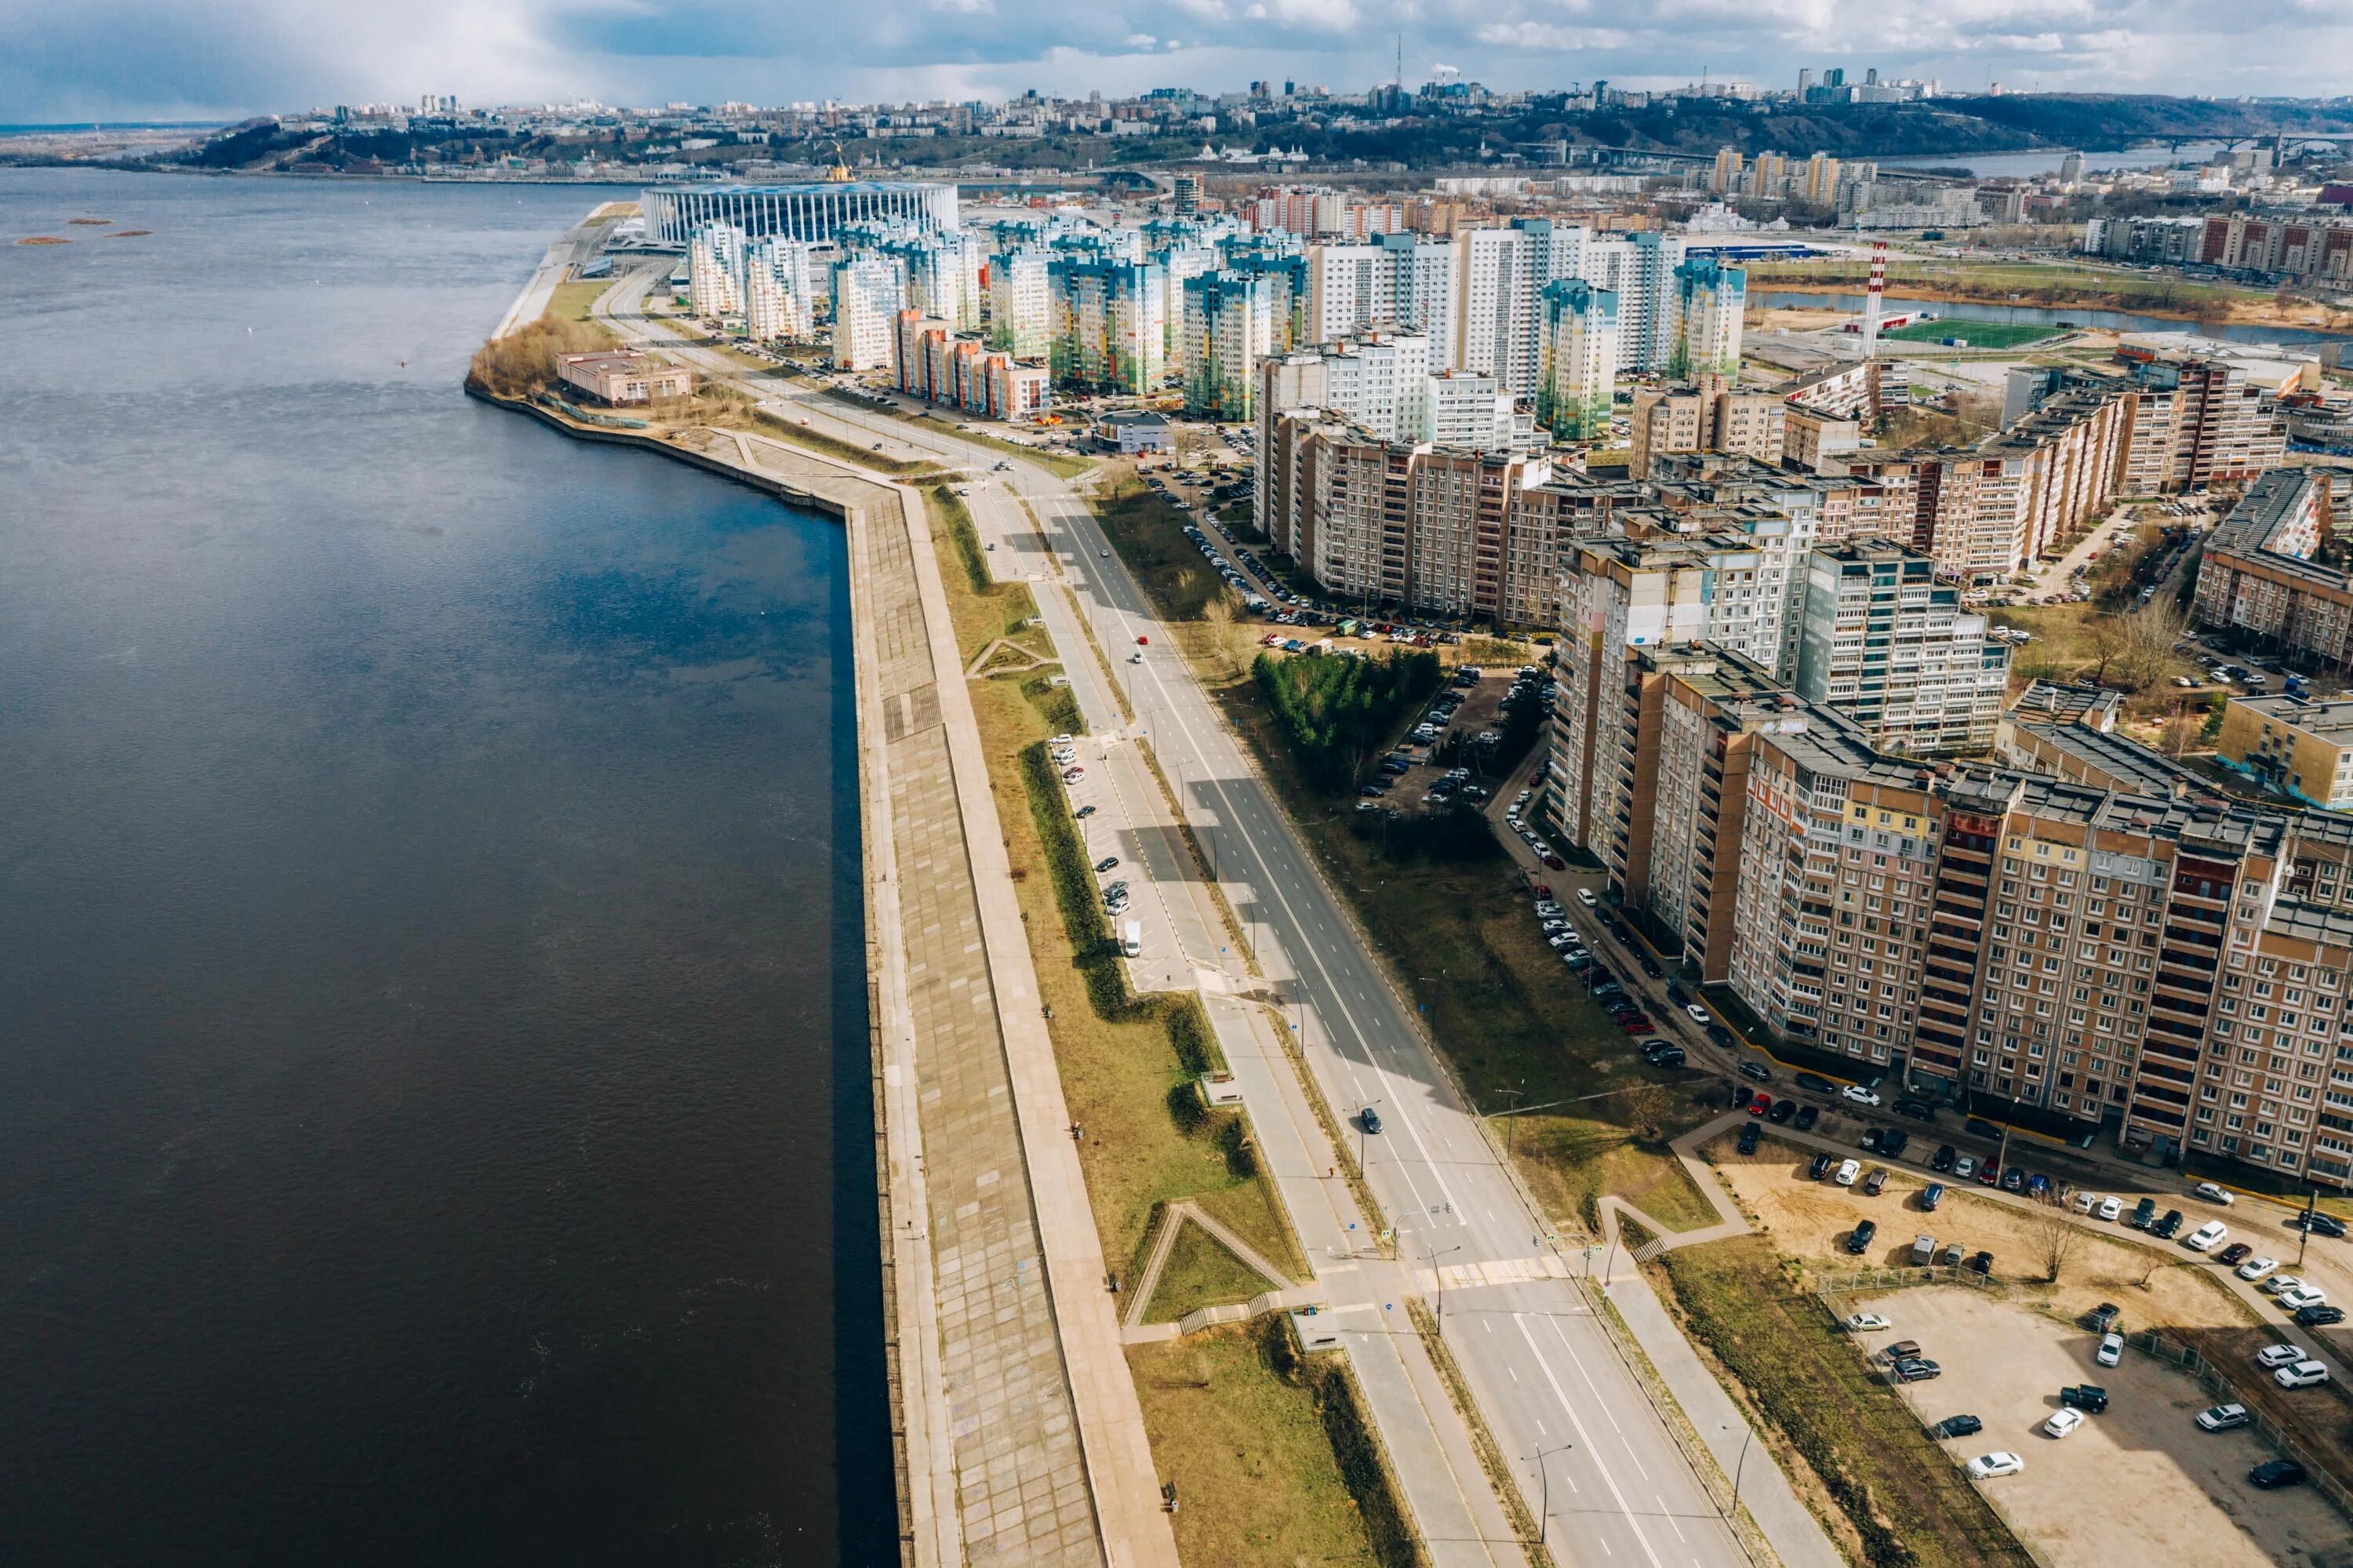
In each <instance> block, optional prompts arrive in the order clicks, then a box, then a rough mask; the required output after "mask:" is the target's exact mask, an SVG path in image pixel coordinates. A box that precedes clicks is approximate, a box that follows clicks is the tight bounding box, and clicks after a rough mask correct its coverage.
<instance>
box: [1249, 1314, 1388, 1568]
mask: <svg viewBox="0 0 2353 1568" xmlns="http://www.w3.org/2000/svg"><path fill="white" fill-rule="evenodd" d="M1251 1327H1252V1328H1253V1329H1254V1330H1255V1331H1256V1335H1257V1339H1258V1341H1259V1344H1260V1346H1261V1354H1262V1355H1263V1356H1264V1357H1265V1358H1266V1361H1267V1365H1268V1366H1269V1367H1270V1368H1271V1370H1272V1371H1273V1372H1274V1374H1275V1375H1276V1376H1277V1377H1280V1378H1282V1379H1284V1380H1285V1381H1293V1380H1298V1381H1303V1382H1304V1383H1306V1385H1307V1386H1308V1387H1309V1388H1310V1389H1312V1390H1314V1394H1315V1410H1316V1414H1318V1415H1320V1416H1322V1417H1323V1420H1324V1436H1327V1437H1329V1438H1330V1439H1331V1442H1332V1453H1333V1457H1335V1458H1336V1459H1337V1460H1338V1461H1339V1464H1340V1475H1341V1478H1342V1479H1344V1480H1345V1482H1346V1483H1347V1487H1348V1495H1349V1496H1350V1497H1351V1498H1353V1499H1356V1515H1357V1517H1358V1518H1359V1519H1361V1520H1363V1521H1364V1525H1365V1533H1366V1535H1367V1536H1369V1537H1370V1538H1371V1540H1372V1546H1373V1554H1374V1556H1375V1558H1376V1559H1377V1560H1378V1561H1379V1562H1380V1563H1381V1564H1382V1565H1383V1568H1426V1564H1427V1563H1429V1561H1430V1559H1429V1557H1428V1556H1427V1555H1426V1554H1425V1553H1424V1552H1423V1551H1422V1545H1421V1540H1420V1534H1419V1531H1416V1530H1415V1528H1414V1524H1413V1517H1412V1514H1411V1513H1410V1512H1409V1510H1407V1508H1406V1504H1405V1490H1404V1489H1403V1488H1402V1487H1400V1486H1398V1482H1397V1476H1396V1473H1395V1472H1394V1471H1393V1470H1391V1468H1390V1467H1389V1460H1388V1453H1387V1452H1386V1451H1385V1450H1383V1448H1382V1447H1381V1440H1380V1437H1379V1436H1378V1435H1377V1434H1376V1433H1375V1432H1374V1430H1373V1425H1372V1422H1371V1421H1370V1420H1369V1419H1367V1418H1366V1414H1365V1402H1364V1396H1363V1395H1362V1394H1361V1393H1358V1392H1357V1389H1356V1377H1355V1375H1354V1374H1353V1373H1351V1372H1349V1370H1348V1363H1347V1361H1346V1360H1345V1358H1343V1357H1339V1356H1332V1357H1328V1358H1319V1359H1316V1360H1313V1361H1311V1360H1309V1359H1308V1358H1306V1357H1304V1356H1302V1355H1301V1354H1300V1353H1299V1341H1298V1340H1297V1339H1296V1338H1294V1337H1293V1334H1292V1330H1291V1315H1290V1314H1289V1313H1287V1312H1276V1313H1271V1314H1270V1315H1268V1316H1267V1317H1264V1318H1261V1319H1258V1320H1257V1322H1256V1323H1254V1324H1252V1325H1251Z"/></svg>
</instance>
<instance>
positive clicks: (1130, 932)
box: [1119, 920, 1144, 959]
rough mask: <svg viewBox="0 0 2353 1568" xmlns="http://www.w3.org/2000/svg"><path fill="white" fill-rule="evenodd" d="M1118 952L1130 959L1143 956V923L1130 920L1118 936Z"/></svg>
mask: <svg viewBox="0 0 2353 1568" xmlns="http://www.w3.org/2000/svg"><path fill="white" fill-rule="evenodd" d="M1119 950H1120V951H1121V952H1123V953H1125V954H1126V955H1127V956H1128V957H1129V958H1131V959H1136V958H1142V957H1143V956H1144V922H1142V921H1141V920H1130V921H1129V922H1128V923H1127V928H1126V929H1125V930H1124V931H1123V932H1122V933H1121V935H1120V939H1119Z"/></svg>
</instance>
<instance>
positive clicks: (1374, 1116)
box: [1357, 1106, 1381, 1133]
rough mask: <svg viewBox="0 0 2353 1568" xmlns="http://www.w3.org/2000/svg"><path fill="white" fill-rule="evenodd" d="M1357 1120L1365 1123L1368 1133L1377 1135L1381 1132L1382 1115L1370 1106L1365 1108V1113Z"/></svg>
mask: <svg viewBox="0 0 2353 1568" xmlns="http://www.w3.org/2000/svg"><path fill="white" fill-rule="evenodd" d="M1357 1119H1358V1120H1359V1121H1361V1122H1363V1123H1364V1126H1365V1130H1366V1132H1375V1133H1377V1132H1378V1131H1380V1130H1381V1113H1380V1112H1378V1111H1377V1110H1375V1109H1374V1108H1373V1107H1370V1106H1366V1107H1365V1108H1364V1111H1363V1113H1362V1114H1361V1115H1360V1116H1359V1117H1358V1118H1357Z"/></svg>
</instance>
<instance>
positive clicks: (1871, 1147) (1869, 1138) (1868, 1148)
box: [1862, 1127, 1881, 1154]
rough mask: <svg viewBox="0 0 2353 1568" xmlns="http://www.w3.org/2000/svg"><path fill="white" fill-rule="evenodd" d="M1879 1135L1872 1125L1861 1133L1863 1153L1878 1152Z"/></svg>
mask: <svg viewBox="0 0 2353 1568" xmlns="http://www.w3.org/2000/svg"><path fill="white" fill-rule="evenodd" d="M1880 1137H1881V1134H1880V1131H1879V1129H1878V1128H1875V1127H1874V1128H1869V1129H1867V1130H1866V1131H1865V1132H1864V1133H1863V1135H1862V1151H1863V1152H1864V1153H1865V1154H1876V1153H1878V1152H1879V1140H1880Z"/></svg>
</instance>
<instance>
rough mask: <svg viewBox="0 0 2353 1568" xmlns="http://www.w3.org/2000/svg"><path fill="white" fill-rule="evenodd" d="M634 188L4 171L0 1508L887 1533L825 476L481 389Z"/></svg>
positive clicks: (342, 1543) (881, 1547)
mask: <svg viewBox="0 0 2353 1568" xmlns="http://www.w3.org/2000/svg"><path fill="white" fill-rule="evenodd" d="M611 194H617V193H592V192H587V191H583V190H577V189H571V190H557V189H550V188H522V189H517V188H512V187H497V188H489V187H460V186H440V187H419V186H414V185H395V184H389V183H386V184H372V185H314V184H302V183H295V182H278V181H255V180H218V179H206V178H195V177H175V176H164V175H110V174H100V173H95V172H79V171H10V170H0V311H5V321H6V322H7V323H8V326H7V331H6V342H7V344H8V345H9V353H8V355H6V359H5V363H6V366H7V369H8V372H9V379H10V382H11V385H12V390H13V393H14V396H13V397H12V399H11V402H12V408H11V411H10V418H8V419H7V420H5V421H0V1477H5V1479H4V1480H0V1561H5V1562H7V1563H20V1564H21V1563H43V1564H46V1563H303V1564H311V1563H354V1564H359V1563H385V1564H394V1563H400V1564H411V1563H450V1564H473V1563H485V1564H487V1563H502V1564H512V1563H681V1564H727V1565H733V1564H744V1565H754V1564H770V1563H775V1564H783V1563H793V1564H799V1563H830V1562H837V1561H840V1562H849V1563H878V1562H883V1561H888V1560H892V1559H893V1558H894V1556H895V1552H894V1548H893V1536H894V1520H893V1516H892V1490H891V1485H890V1454H889V1441H888V1428H887V1425H886V1419H885V1412H884V1402H883V1392H882V1384H881V1328H880V1305H879V1303H880V1283H879V1274H880V1271H879V1266H878V1264H877V1260H876V1239H875V1208H874V1199H873V1171H872V1153H871V1136H872V1126H871V1110H870V1105H869V1096H868V1087H867V1075H866V1065H867V1030H866V1004H865V986H864V977H863V968H862V966H863V953H862V933H861V925H860V918H861V916H860V897H859V881H858V853H859V846H858V818H857V789H856V759H855V756H854V751H853V734H852V707H851V695H850V672H849V636H848V601H847V583H846V575H845V574H846V570H847V567H846V560H845V555H844V547H843V540H842V537H841V534H840V531H839V528H838V527H837V526H836V525H834V524H831V523H829V522H828V521H826V520H823V519H821V518H818V517H815V516H811V515H806V514H797V513H795V512H793V511H790V510H787V509H786V508H784V507H782V506H780V505H778V504H777V503H775V502H773V501H770V500H768V499H766V498H764V497H761V496H758V495H756V494H754V493H751V492H749V491H745V490H743V489H740V488H737V487H734V486H731V485H728V484H726V483H724V482H722V481H719V480H717V479H714V478H712V477H710V476H707V475H704V474H702V473H699V472H696V471H691V470H688V469H685V468H683V467H680V466H677V465H674V464H670V463H667V462H664V461H660V460H659V459H657V458H653V457H649V456H646V455H643V454H637V453H628V452H618V451H611V450H603V449H598V448H592V447H586V446H581V445H576V444H574V443H572V442H570V441H567V440H565V439H564V438H562V437H560V436H557V435H555V434H554V433H553V432H551V431H548V430H545V429H541V428H539V427H537V426H535V425H533V424H531V423H530V422H528V421H526V420H524V419H522V418H518V417H516V416H513V415H511V414H506V413H503V412H501V411H499V410H496V409H492V408H488V407H486V406H483V405H481V404H478V403H474V402H472V401H470V400H469V399H467V398H466V397H463V396H461V395H460V393H459V376H460V374H461V372H462V370H463V368H464V366H465V362H466V358H467V355H468V354H469V353H470V350H471V349H472V347H473V346H474V345H475V344H476V343H477V342H479V340H480V336H481V334H483V333H484V332H486V331H487V330H488V329H489V327H490V326H491V323H494V322H495V321H496V320H497V319H498V317H499V315H500V313H501V311H502V310H503V309H504V308H505V306H506V305H507V303H508V302H509V301H510V300H511V299H512V297H513V295H514V293H515V291H516V289H517V288H518V287H519V285H520V284H521V283H522V280H523V278H524V277H525V276H526V275H527V274H528V273H529V271H530V270H531V268H532V266H533V263H534V262H535V261H536V260H538V257H539V254H540V252H541V250H542V249H543V247H544V246H545V244H546V242H547V240H548V239H549V238H552V237H553V236H554V234H555V233H556V232H558V231H560V230H561V229H563V228H565V227H566V226H568V225H569V224H570V223H571V222H572V221H574V220H575V218H576V217H579V216H580V215H581V214H582V213H583V212H584V211H585V210H586V208H587V207H588V206H589V205H590V203H591V201H592V200H594V199H595V198H596V196H598V195H611ZM74 217H103V218H109V219H111V220H113V221H112V224H111V228H140V229H147V230H150V231H151V232H150V233H148V234H147V235H145V236H143V237H132V238H102V236H104V235H105V234H106V233H107V232H108V228H107V227H100V226H95V225H83V226H73V225H70V224H69V221H68V220H69V219H71V218H74ZM31 234H41V235H51V236H57V237H61V238H70V239H71V240H72V243H70V244H66V245H53V246H18V245H16V244H15V243H13V242H14V241H15V240H16V239H17V238H21V237H23V236H26V235H31Z"/></svg>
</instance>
